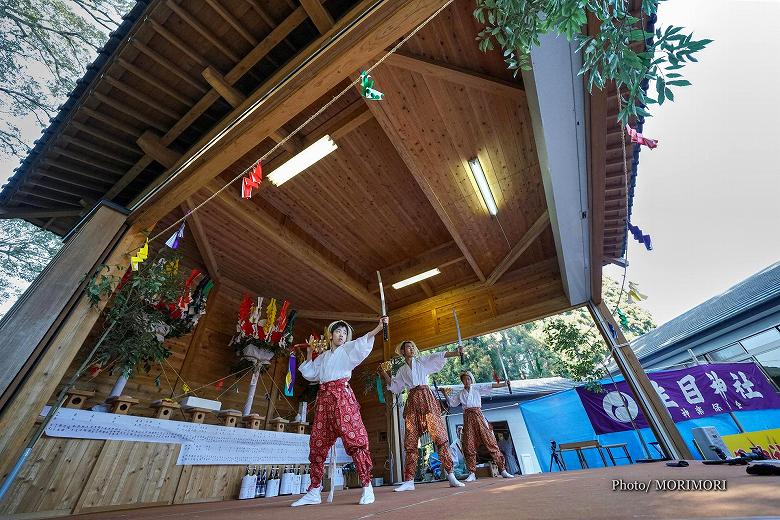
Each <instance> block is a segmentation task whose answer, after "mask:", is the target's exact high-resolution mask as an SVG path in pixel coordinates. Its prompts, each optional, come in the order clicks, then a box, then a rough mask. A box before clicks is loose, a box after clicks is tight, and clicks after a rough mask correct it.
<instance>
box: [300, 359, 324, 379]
mask: <svg viewBox="0 0 780 520" xmlns="http://www.w3.org/2000/svg"><path fill="white" fill-rule="evenodd" d="M321 366H322V356H317V359H315V360H314V361H304V362H303V363H302V364H301V366H299V367H298V370H300V371H301V375H303V377H305V378H306V379H308V380H309V381H319V380H320V367H321Z"/></svg>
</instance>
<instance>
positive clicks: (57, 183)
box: [27, 169, 105, 197]
mask: <svg viewBox="0 0 780 520" xmlns="http://www.w3.org/2000/svg"><path fill="white" fill-rule="evenodd" d="M41 177H46V178H47V180H46V181H45V182H46V187H47V188H49V189H50V190H54V191H58V192H60V193H65V194H67V195H71V196H73V197H83V196H84V193H85V192H86V193H90V192H92V193H100V194H102V193H103V192H104V191H105V188H102V187H99V186H98V185H96V184H92V185H91V186H92V187H87V186H83V185H82V184H73V183H69V182H65V181H62V180H61V179H60V178H57V177H51V174H49V173H47V172H44V171H42V170H40V169H38V170H34V171H33V172H32V175H30V177H29V178H28V180H27V182H28V183H30V184H32V185H35V184H39V182H40V181H41V180H42V179H41Z"/></svg>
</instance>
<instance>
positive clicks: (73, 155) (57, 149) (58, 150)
mask: <svg viewBox="0 0 780 520" xmlns="http://www.w3.org/2000/svg"><path fill="white" fill-rule="evenodd" d="M51 151H52V152H54V153H55V154H57V155H61V156H63V157H67V158H69V159H73V160H74V161H77V162H80V163H82V164H86V165H87V166H92V167H93V168H97V169H98V170H102V171H104V172H108V173H110V174H112V175H122V174H124V173H125V171H124V170H123V169H121V168H117V167H116V166H113V165H111V164H106V163H103V162H100V161H96V160H94V159H90V158H89V157H85V156H84V154H80V153H78V152H74V151H71V150H68V149H66V148H63V147H61V146H57V145H52V147H51Z"/></svg>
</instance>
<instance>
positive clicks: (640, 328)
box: [433, 277, 655, 385]
mask: <svg viewBox="0 0 780 520" xmlns="http://www.w3.org/2000/svg"><path fill="white" fill-rule="evenodd" d="M602 296H603V298H604V302H605V303H606V304H607V305H608V306H609V308H610V310H612V309H614V308H615V304H616V303H617V302H618V298H619V299H620V308H621V310H622V312H623V313H624V314H625V315H626V319H627V321H628V325H629V327H628V328H627V329H626V330H623V333H624V334H626V336H627V337H628V338H629V339H633V338H635V337H637V336H640V335H642V334H644V333H645V332H648V331H650V330H652V329H653V328H655V323H654V321H653V318H652V316H651V315H650V313H649V312H647V311H646V310H645V309H643V308H642V307H640V306H638V305H636V304H632V303H628V297H627V295H626V293H625V292H622V293H621V284H619V283H618V282H616V281H615V280H612V279H611V278H608V277H604V283H603V287H602ZM465 344H466V348H465V351H464V361H465V363H464V365H463V366H461V365H460V363H458V362H457V361H453V360H450V362H448V363H447V364H446V365H445V366H444V368H443V369H442V370H441V371H440V372H439V373H438V374H437V375H436V378H437V382H438V384H449V385H453V384H460V372H461V370H464V369H467V370H471V372H472V373H473V374H474V377H475V378H476V380H477V381H481V382H485V381H491V380H493V373H494V372H495V374H496V375H497V376H498V378H499V379H501V380H503V379H504V374H503V370H502V368H501V359H500V358H499V355H500V356H501V357H503V361H504V366H505V367H506V371H507V375H508V377H509V378H510V379H535V378H541V377H554V376H561V377H567V378H569V379H573V380H575V381H582V382H586V383H589V382H592V381H595V380H597V379H599V378H601V377H603V376H604V375H605V374H604V370H603V369H604V364H603V360H604V359H605V358H606V357H607V356H608V354H609V350H608V349H607V346H606V344H605V343H604V341H603V340H602V338H601V336H600V334H599V332H598V330H597V329H596V325H595V324H594V323H593V320H592V319H591V317H590V313H589V312H588V311H587V309H585V308H580V309H575V310H572V311H568V312H565V313H562V314H559V315H556V316H551V317H549V318H544V319H542V320H537V321H534V322H531V323H526V324H523V325H518V326H516V327H510V328H508V329H504V330H501V331H498V332H493V333H490V334H485V335H483V336H479V337H476V338H472V339H469V340H467V341H466V342H465ZM454 347H455V345H453V344H451V345H445V346H444V347H440V348H438V349H436V350H433V352H435V351H441V350H450V349H452V348H454ZM607 362H608V361H607Z"/></svg>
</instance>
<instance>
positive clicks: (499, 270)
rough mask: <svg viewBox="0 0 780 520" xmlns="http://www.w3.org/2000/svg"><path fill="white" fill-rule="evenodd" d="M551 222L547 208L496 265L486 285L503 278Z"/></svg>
mask: <svg viewBox="0 0 780 520" xmlns="http://www.w3.org/2000/svg"><path fill="white" fill-rule="evenodd" d="M549 224H550V214H549V212H548V211H547V210H545V211H544V213H542V215H541V216H540V217H539V218H538V219H536V222H534V223H533V224H532V225H531V227H530V228H528V231H526V233H525V235H523V238H521V239H520V241H519V242H518V243H517V244H515V245H514V247H512V250H511V251H509V253H508V254H507V255H506V256H505V257H504V259H503V260H501V262H500V263H499V264H498V265H497V266H496V268H495V269H494V270H493V272H492V273H490V276H489V277H488V279H487V281H486V282H485V285H488V286H490V285H494V284H495V283H496V282H497V281H498V279H499V278H501V277H502V276H503V275H504V273H506V272H507V271H508V270H509V268H510V267H512V264H514V263H515V262H516V261H517V259H518V258H520V255H522V254H523V252H525V250H526V249H528V248H529V247H530V246H531V244H533V243H534V241H535V240H536V239H537V238H538V237H539V235H541V234H542V232H543V231H544V230H545V229H547V226H548V225H549Z"/></svg>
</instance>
